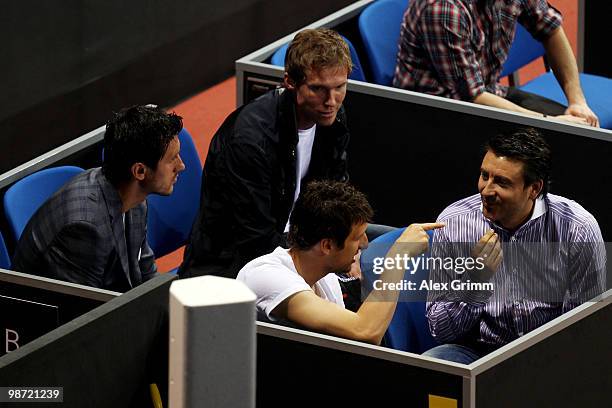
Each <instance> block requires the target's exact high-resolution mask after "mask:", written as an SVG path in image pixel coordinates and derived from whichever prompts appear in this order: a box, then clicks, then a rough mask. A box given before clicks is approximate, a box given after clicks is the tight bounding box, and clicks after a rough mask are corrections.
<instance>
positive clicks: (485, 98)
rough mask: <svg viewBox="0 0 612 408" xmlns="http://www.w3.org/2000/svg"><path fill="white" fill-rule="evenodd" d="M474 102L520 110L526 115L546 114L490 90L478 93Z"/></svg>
mask: <svg viewBox="0 0 612 408" xmlns="http://www.w3.org/2000/svg"><path fill="white" fill-rule="evenodd" d="M473 102H474V103H477V104H480V105H487V106H493V107H495V108H500V109H506V110H509V111H513V112H519V113H524V114H526V115H532V116H539V117H542V116H544V115H542V114H541V113H538V112H536V111H532V110H529V109H525V108H523V107H521V106H519V105H517V104H515V103H513V102H510V101H509V100H507V99H505V98H502V97H501V96H497V95H495V94H492V93H490V92H483V93H481V94H480V95H478V96H477V97H476V98H474V100H473Z"/></svg>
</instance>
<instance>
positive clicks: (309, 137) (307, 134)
mask: <svg viewBox="0 0 612 408" xmlns="http://www.w3.org/2000/svg"><path fill="white" fill-rule="evenodd" d="M316 131H317V125H313V126H312V127H311V128H310V129H304V130H298V145H297V161H296V166H295V195H294V196H293V202H294V203H295V202H296V201H297V199H298V197H299V195H300V187H301V185H302V179H303V178H304V176H305V175H306V173H308V168H309V167H310V157H311V156H312V145H313V144H314V139H315V133H316ZM285 232H289V221H287V225H285Z"/></svg>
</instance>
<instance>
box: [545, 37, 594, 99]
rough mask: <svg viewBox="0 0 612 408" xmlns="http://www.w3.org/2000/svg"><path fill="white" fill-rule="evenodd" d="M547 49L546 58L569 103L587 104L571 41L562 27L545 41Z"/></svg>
mask: <svg viewBox="0 0 612 408" xmlns="http://www.w3.org/2000/svg"><path fill="white" fill-rule="evenodd" d="M543 44H544V48H546V56H547V57H548V62H549V63H550V67H551V68H552V71H553V73H554V74H555V77H556V78H557V81H558V82H559V85H560V86H561V89H563V93H565V96H566V97H567V101H568V103H569V104H570V105H571V104H575V103H577V104H585V103H586V100H585V98H584V94H583V93H582V88H581V87H580V77H579V76H578V66H577V64H576V58H575V57H574V53H573V51H572V47H571V46H570V43H569V41H568V40H567V37H566V35H565V32H564V31H563V28H562V27H559V28H557V29H556V30H555V31H553V32H552V34H550V36H548V38H546V39H545V40H544V41H543Z"/></svg>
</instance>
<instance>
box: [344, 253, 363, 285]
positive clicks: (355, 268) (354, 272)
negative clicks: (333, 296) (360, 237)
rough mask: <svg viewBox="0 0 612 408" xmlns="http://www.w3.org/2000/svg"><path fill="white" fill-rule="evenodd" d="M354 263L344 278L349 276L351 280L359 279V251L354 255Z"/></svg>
mask: <svg viewBox="0 0 612 408" xmlns="http://www.w3.org/2000/svg"><path fill="white" fill-rule="evenodd" d="M354 259H355V262H353V264H352V265H351V270H350V271H348V272H347V273H346V276H350V277H351V278H357V279H361V263H360V259H361V249H360V250H359V251H357V254H356V255H355V258H354Z"/></svg>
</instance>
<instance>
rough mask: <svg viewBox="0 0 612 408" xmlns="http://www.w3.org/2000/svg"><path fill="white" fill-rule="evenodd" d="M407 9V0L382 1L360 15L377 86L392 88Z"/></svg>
mask: <svg viewBox="0 0 612 408" xmlns="http://www.w3.org/2000/svg"><path fill="white" fill-rule="evenodd" d="M407 7H408V1H407V0H379V1H375V2H373V3H372V4H370V5H369V6H368V7H366V8H365V10H363V11H362V12H361V14H360V15H359V32H360V33H361V39H362V40H363V45H364V47H365V50H366V53H367V55H368V59H369V62H370V69H371V71H372V77H373V78H372V79H373V81H374V83H376V84H379V85H386V86H391V83H392V81H393V74H394V72H395V65H396V62H397V52H398V50H399V48H398V44H399V38H400V29H401V26H402V19H403V17H404V12H405V11H406V8H407Z"/></svg>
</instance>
